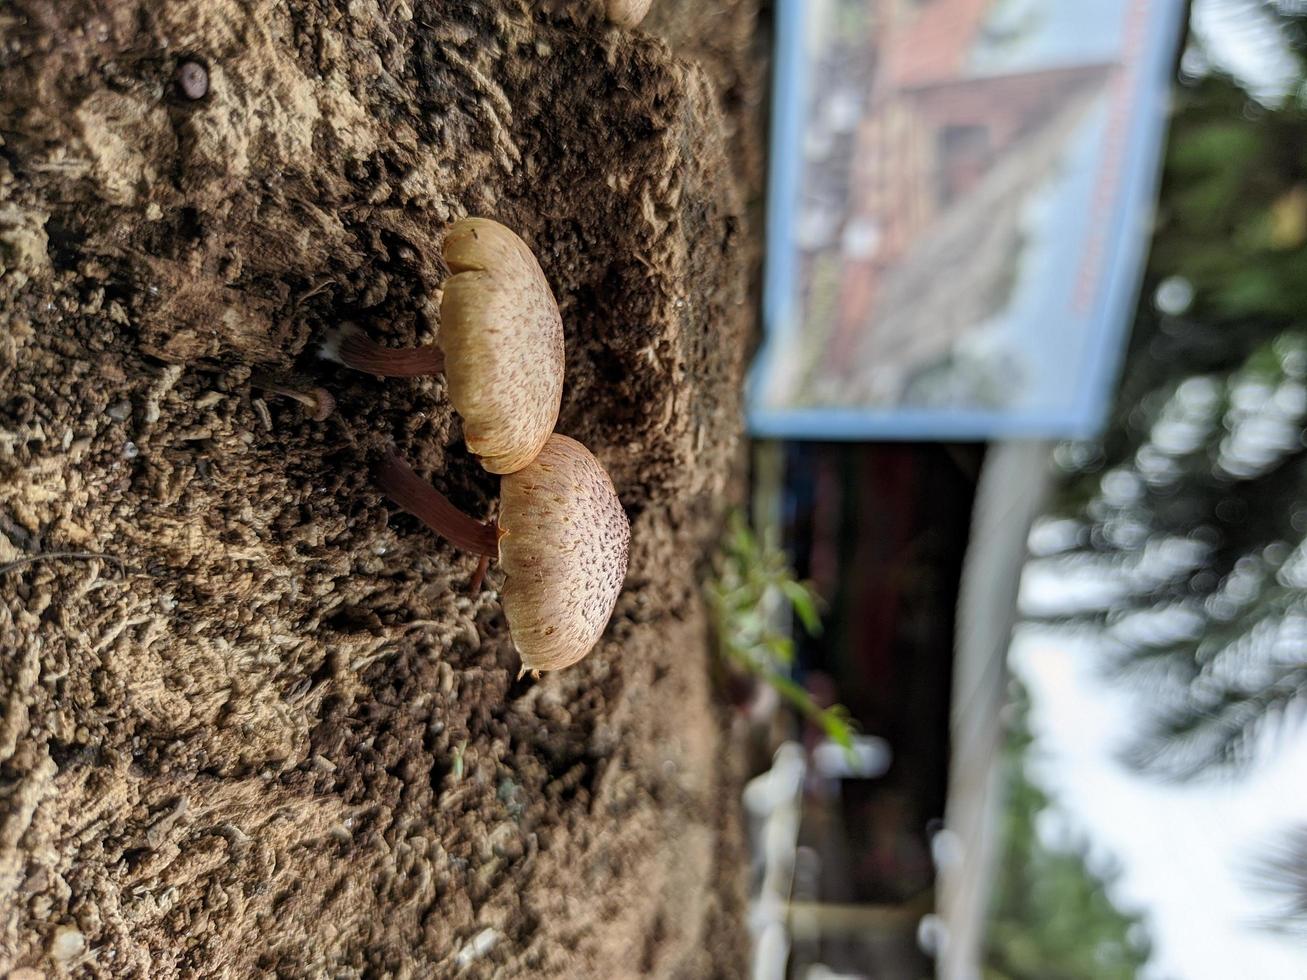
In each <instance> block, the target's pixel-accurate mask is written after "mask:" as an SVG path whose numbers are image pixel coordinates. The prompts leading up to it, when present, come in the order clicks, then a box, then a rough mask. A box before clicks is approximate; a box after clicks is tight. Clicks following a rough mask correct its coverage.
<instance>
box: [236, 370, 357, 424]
mask: <svg viewBox="0 0 1307 980" xmlns="http://www.w3.org/2000/svg"><path fill="white" fill-rule="evenodd" d="M250 383H251V384H252V385H254V387H256V388H259V389H262V390H263V391H266V392H269V393H271V394H274V395H284V396H285V397H286V398H291V399H294V400H295V401H297V402H299V403H300V404H301V405H303V406H304V407H305V408H307V409H308V410H309V415H310V417H311V418H312V419H313V421H315V422H323V421H325V420H326V418H327V417H328V416H329V415H331V413H332V412H333V411H335V409H336V399H335V398H333V397H332V395H331V392H329V391H328V390H327V389H326V388H313V389H311V390H309V391H301V390H300V389H299V388H289V387H287V386H286V385H282V384H278V383H277V382H275V381H273V380H272V379H271V378H266V377H264V376H263V375H255V376H254V377H253V378H251V379H250Z"/></svg>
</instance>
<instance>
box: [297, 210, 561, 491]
mask: <svg viewBox="0 0 1307 980" xmlns="http://www.w3.org/2000/svg"><path fill="white" fill-rule="evenodd" d="M444 257H445V263H446V265H448V266H449V270H450V272H452V273H453V275H451V276H450V277H449V279H448V280H446V282H445V286H444V295H443V297H442V298H441V301H440V343H439V346H437V345H435V344H426V345H424V346H420V347H410V348H388V347H383V346H382V345H380V344H378V343H377V342H376V341H374V340H372V339H371V338H370V337H368V336H367V335H366V334H365V333H363V331H361V330H359V329H358V328H357V327H345V328H342V329H341V330H339V331H337V332H336V333H335V335H334V336H332V337H330V338H328V341H327V343H326V344H324V345H323V356H325V357H327V358H329V359H331V360H335V361H339V362H340V363H342V364H344V365H346V366H348V367H352V368H355V369H357V370H360V371H367V372H369V373H371V374H377V375H381V376H383V377H411V376H414V375H422V374H439V373H440V372H441V371H442V370H443V371H444V373H445V378H446V381H447V382H448V385H449V400H450V402H451V403H452V404H453V406H454V408H455V410H457V412H458V414H459V415H461V416H462V417H463V437H464V439H465V441H466V442H467V447H468V449H469V450H471V452H472V453H473V454H475V455H476V456H478V457H479V458H480V460H481V465H482V466H484V467H485V468H486V469H487V470H489V471H490V472H491V473H498V474H501V475H502V474H506V473H512V472H514V471H516V470H520V469H521V468H522V467H524V466H526V465H527V464H528V463H529V462H531V460H532V459H534V458H535V455H536V453H538V452H539V451H540V449H541V447H542V446H544V444H545V440H546V439H548V438H549V434H550V433H551V432H553V431H554V425H555V424H557V422H558V409H559V406H560V404H561V403H562V398H563V360H564V358H563V321H562V317H561V316H560V315H559V313H558V304H557V303H556V302H555V301H554V294H553V292H552V291H551V290H550V289H549V282H548V281H547V280H546V279H545V274H544V272H543V271H541V269H540V263H539V262H537V261H536V258H535V256H534V255H532V254H531V249H529V248H528V247H527V245H526V243H525V242H524V241H522V239H520V238H519V237H518V236H517V235H515V234H514V233H513V232H511V231H509V229H507V228H505V227H504V226H503V225H501V224H499V222H497V221H491V220H490V219H488V218H464V219H462V220H461V221H456V222H455V223H454V224H453V225H452V226H451V227H450V229H449V232H448V234H447V235H446V236H445V244H444Z"/></svg>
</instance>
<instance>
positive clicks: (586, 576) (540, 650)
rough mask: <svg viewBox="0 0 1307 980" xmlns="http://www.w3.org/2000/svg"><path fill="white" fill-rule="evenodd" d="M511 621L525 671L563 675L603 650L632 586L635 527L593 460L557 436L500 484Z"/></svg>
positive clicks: (502, 556)
mask: <svg viewBox="0 0 1307 980" xmlns="http://www.w3.org/2000/svg"><path fill="white" fill-rule="evenodd" d="M499 533H500V538H499V561H500V564H501V565H502V566H503V569H504V572H505V573H506V575H507V577H506V579H505V581H504V588H503V600H502V601H503V605H504V615H505V616H506V617H507V618H508V628H509V631H510V632H511V633H512V634H513V643H514V645H515V646H516V647H517V652H518V653H519V654H521V657H522V667H523V668H524V669H525V670H560V669H561V668H563V667H570V666H571V665H572V664H574V663H576V662H577V661H578V660H580V659H581V658H582V657H584V656H585V655H586V654H587V653H589V652H590V649H591V648H592V647H593V646H594V645H595V643H596V642H597V641H598V640H599V637H600V635H601V634H602V633H603V631H604V627H605V626H607V625H608V619H609V617H610V616H612V614H613V606H614V605H616V603H617V596H618V593H620V592H621V591H622V582H623V580H624V579H625V578H626V562H627V558H628V555H629V552H630V544H631V525H630V524H629V523H628V522H627V519H626V512H625V511H623V510H622V504H621V502H620V501H619V500H618V499H617V491H616V490H614V489H613V483H612V481H611V480H610V479H609V478H608V474H607V473H606V472H604V468H603V467H602V466H600V465H599V461H598V460H597V459H595V458H594V456H592V455H591V453H590V451H589V450H588V449H586V448H585V446H583V445H581V444H580V443H579V442H577V441H576V440H575V439H569V438H568V437H567V436H560V435H558V434H557V433H555V434H553V435H551V436H550V437H549V441H548V442H546V443H545V447H544V449H542V450H541V451H540V455H539V456H537V457H536V458H535V460H534V461H533V462H532V463H531V464H530V465H529V466H527V467H526V468H525V469H523V470H519V471H518V472H516V473H513V474H510V475H509V476H506V477H504V478H503V480H501V481H500V504H499Z"/></svg>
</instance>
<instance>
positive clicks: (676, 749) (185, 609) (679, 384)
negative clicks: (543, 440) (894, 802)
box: [0, 0, 757, 978]
mask: <svg viewBox="0 0 1307 980" xmlns="http://www.w3.org/2000/svg"><path fill="white" fill-rule="evenodd" d="M755 6H756V4H753V3H750V2H745V0H741V2H738V3H726V4H719V5H716V6H714V7H710V8H709V9H708V11H706V12H698V11H697V10H696V5H693V4H690V3H682V4H676V3H670V2H669V3H667V4H665V5H663V7H664V9H660V10H658V11H656V12H655V15H654V16H653V18H651V21H650V25H652V26H653V28H654V29H655V30H660V31H662V32H663V34H664V39H661V40H660V39H658V38H657V37H656V36H655V35H653V34H652V33H650V32H649V31H635V32H622V31H617V30H613V29H609V28H607V27H605V25H603V24H602V23H601V22H600V21H599V20H598V19H597V18H595V17H593V16H591V15H590V14H589V13H588V12H585V11H583V12H581V13H579V14H578V13H576V12H570V13H569V12H568V11H566V10H562V11H556V10H544V9H539V8H537V7H536V6H535V5H534V4H531V3H528V2H526V0H517V2H511V0H505V2H502V3H491V2H473V0H468V2H450V0H444V2H440V0H348V2H346V0H119V2H113V3H109V2H103V0H102V2H92V0H12V2H10V3H9V4H7V5H6V6H4V7H0V136H2V137H3V141H2V143H0V310H3V316H4V325H3V329H2V330H0V566H2V568H0V971H3V970H5V969H8V970H13V971H15V972H13V973H11V974H10V976H29V977H34V976H39V975H46V976H60V975H65V973H67V974H70V975H71V974H75V975H78V976H97V977H149V978H167V977H196V976H206V977H207V976H214V977H219V976H220V977H248V976H255V975H264V974H265V973H266V974H275V975H278V976H288V977H320V976H321V977H363V976H367V977H432V976H434V977H443V976H451V975H454V974H456V973H458V975H460V976H469V977H477V976H490V975H492V974H494V975H510V976H511V975H531V976H560V977H562V976H565V977H605V978H608V977H622V976H627V975H632V974H640V973H647V974H651V975H656V976H684V977H694V978H699V977H706V976H711V975H714V974H721V975H736V974H737V973H739V972H741V971H742V964H743V963H744V962H745V960H744V952H743V948H742V947H743V931H742V929H743V926H742V918H743V916H742V909H741V897H740V891H739V889H740V882H739V874H738V871H739V869H741V868H742V867H743V860H742V858H741V855H740V844H739V832H738V828H737V824H736V821H735V818H734V816H733V813H734V794H735V790H736V786H735V780H736V772H735V767H734V766H733V764H732V763H731V761H730V757H729V755H728V753H727V752H726V740H725V736H724V734H723V729H722V728H721V717H722V713H721V710H720V709H719V708H718V707H717V706H716V705H715V704H714V703H713V701H712V695H711V692H710V690H709V685H708V680H707V677H708V674H707V656H708V654H707V645H706V642H705V635H704V634H705V619H704V613H703V610H702V608H701V606H700V602H699V598H698V592H697V586H696V584H695V583H696V581H697V567H696V566H697V565H698V563H699V562H700V561H701V559H702V557H703V555H704V554H705V551H706V549H707V547H708V546H709V545H710V544H711V542H712V540H713V539H714V537H715V531H716V528H717V527H718V522H719V518H720V508H721V501H722V499H723V497H724V492H723V491H724V488H725V487H727V485H728V481H729V478H730V475H731V471H732V467H733V465H734V462H735V460H736V459H737V452H736V447H737V442H738V439H739V433H740V424H741V422H740V404H739V387H740V378H741V371H742V359H743V350H744V344H745V342H746V337H747V334H748V331H749V329H750V316H751V314H750V310H751V308H752V304H751V301H750V300H749V298H748V290H747V289H746V269H745V267H746V265H747V261H748V257H749V256H750V255H751V254H753V253H751V252H750V248H751V247H752V245H751V243H750V242H749V241H748V240H747V238H746V235H745V223H744V222H743V207H742V204H741V201H742V199H743V198H742V194H741V191H742V190H743V191H745V192H747V191H749V190H750V189H751V188H750V187H749V186H745V187H743V188H742V187H741V184H742V183H743V184H745V185H750V184H755V183H756V169H757V168H756V160H757V158H756V156H751V155H750V154H753V153H754V148H755V147H756V140H755V139H754V135H755V134H756V130H754V129H750V127H751V126H753V122H752V121H751V119H750V117H749V113H751V112H752V111H753V108H752V106H753V103H751V102H750V99H749V98H746V97H745V96H748V95H749V94H750V93H753V94H754V95H756V78H753V79H752V80H750V77H749V76H748V73H747V72H745V71H744V70H743V69H742V68H741V65H742V64H743V63H744V62H745V59H747V56H748V51H747V46H748V44H749V43H751V40H750V38H751V28H752V20H753V10H754V8H755ZM647 26H648V25H647ZM714 29H716V30H717V33H716V35H715V37H717V40H716V41H715V42H711V43H710V42H707V41H705V32H711V31H712V30H714ZM682 41H684V43H682ZM673 49H675V50H676V51H678V52H679V54H678V53H673ZM696 55H704V56H705V57H708V58H709V59H710V60H709V62H708V66H707V67H706V68H705V67H704V65H702V64H699V63H698V62H697V61H695V60H691V56H696ZM723 108H724V109H725V110H726V115H725V116H723V111H722V110H723ZM724 120H725V122H724ZM728 146H730V147H732V149H733V157H734V160H735V165H734V166H733V165H732V162H730V158H728V154H727V152H726V148H727V147H728ZM741 146H746V147H748V149H747V151H742V150H741V149H740V148H741ZM464 214H476V215H485V216H489V217H494V218H497V219H499V220H501V221H503V222H504V223H505V224H507V225H509V226H510V227H512V228H513V229H514V230H516V231H517V232H518V233H519V234H521V235H522V237H523V238H524V239H525V240H526V241H527V242H528V243H529V244H530V245H531V246H532V247H533V249H534V250H535V252H536V255H537V256H538V257H539V259H540V262H541V265H542V266H543V268H544V270H545V273H546V275H547V276H548V278H549V280H550V283H551V284H552V286H553V288H554V291H555V294H556V296H557V298H558V301H559V305H560V308H561V310H562V313H563V319H564V323H565V326H566V332H567V382H566V389H565V393H564V401H563V410H562V417H561V419H560V422H559V430H560V431H562V432H564V433H566V434H568V435H571V436H574V437H576V438H578V439H580V440H581V441H582V442H584V443H585V444H586V445H587V446H589V447H590V448H591V449H592V450H593V451H594V452H595V454H596V455H597V456H598V457H599V459H600V460H601V461H602V462H603V463H604V465H605V466H607V467H608V469H609V471H610V473H611V474H612V476H613V480H614V483H615V485H616V486H617V489H618V492H619V495H620V496H621V499H622V502H623V504H624V505H625V507H626V509H627V511H628V514H629V515H630V517H631V523H632V532H633V533H632V557H631V568H630V573H629V576H628V579H627V583H626V590H625V592H624V594H623V596H622V598H621V599H620V601H619V603H618V607H617V611H616V613H615V615H614V617H613V622H612V624H611V625H610V628H609V630H608V632H607V634H606V635H605V638H604V640H603V641H601V643H600V645H599V646H598V647H597V648H596V649H595V650H594V652H593V653H591V655H590V656H589V657H588V658H587V659H586V660H584V661H582V663H581V664H580V665H578V666H577V667H575V668H572V669H570V670H567V671H563V672H560V673H557V674H549V675H546V676H545V677H544V679H543V680H541V681H539V682H538V683H533V682H531V681H530V680H523V681H516V680H515V676H516V674H517V668H518V658H517V656H516V654H515V652H514V650H513V647H512V643H511V640H510V638H509V635H508V632H507V629H506V627H505V624H504V620H503V615H502V613H501V612H500V607H499V603H498V600H497V596H496V594H495V592H494V587H495V586H497V585H498V584H499V580H498V579H497V578H496V577H495V576H496V573H495V571H494V570H493V569H492V571H491V573H490V577H489V586H490V587H489V588H487V590H485V591H483V592H482V593H480V594H478V595H471V594H469V592H468V589H467V585H468V582H469V579H470V578H471V576H472V574H473V571H474V568H475V566H476V562H477V559H476V556H469V555H464V554H461V553H458V552H456V551H454V550H452V549H451V548H450V547H449V546H448V545H446V544H445V543H444V542H442V541H440V540H439V539H437V538H435V537H434V536H433V535H431V534H430V533H428V532H427V531H425V530H424V529H423V528H422V527H421V526H420V525H419V524H418V523H417V522H416V521H414V520H412V519H411V518H409V517H407V516H405V515H403V514H400V513H397V512H396V511H395V510H394V508H392V507H390V506H388V505H387V504H386V503H385V502H384V500H383V499H382V498H381V497H380V495H379V494H378V493H377V491H376V490H375V489H373V488H372V486H371V485H370V482H369V478H368V471H369V467H370V465H372V463H373V462H374V461H375V460H376V459H377V458H378V457H379V455H380V454H382V453H384V452H385V450H386V449H387V448H388V447H389V446H391V445H394V446H395V447H397V448H398V449H399V450H400V451H401V452H402V453H403V454H404V455H405V456H406V457H407V458H408V459H409V460H410V461H412V462H413V464H414V465H415V466H416V467H417V468H418V469H419V471H421V472H423V473H424V474H425V475H429V476H431V478H432V479H433V481H434V482H435V483H436V485H437V486H439V487H440V488H441V489H443V490H444V491H446V492H447V493H448V494H449V496H450V497H451V498H452V499H453V500H454V501H455V502H456V503H458V504H460V505H461V506H463V507H464V508H465V509H467V510H468V511H470V512H472V513H474V514H476V515H478V516H485V515H488V514H490V513H491V512H492V508H493V504H494V500H495V498H496V495H497V481H496V480H495V479H494V478H493V477H491V476H489V475H488V474H486V473H485V472H483V471H482V470H481V469H480V468H479V467H478V466H477V464H476V462H475V461H474V460H473V459H471V458H470V457H469V455H468V454H467V452H466V450H465V448H464V447H463V445H462V442H461V437H460V430H459V422H458V419H457V417H456V416H454V415H453V414H452V412H451V410H450V407H449V404H448V401H447V399H446V398H445V395H444V385H443V382H442V380H441V379H440V378H419V379H397V380H390V381H385V382H382V381H380V380H377V379H374V378H371V377H369V376H365V375H360V374H352V373H349V372H347V371H344V370H342V369H338V368H336V367H334V366H332V365H330V364H328V363H326V362H324V361H322V360H320V359H318V358H317V357H316V355H315V345H316V343H317V341H318V340H319V339H320V337H321V335H322V333H323V331H324V330H326V329H327V328H329V327H331V326H333V325H336V324H339V323H341V322H342V321H347V320H348V321H353V322H356V323H358V324H360V325H362V326H363V327H365V329H367V330H368V331H369V333H370V334H371V335H372V336H374V337H376V338H378V339H380V340H383V341H384V342H386V343H391V344H404V343H413V342H416V341H420V340H427V341H429V340H431V339H433V338H434V337H435V334H436V331H437V328H438V325H439V324H438V302H437V300H436V296H437V293H438V290H439V288H440V284H441V281H442V278H443V276H444V275H445V273H446V270H445V269H444V268H443V266H442V263H441V259H440V242H441V236H442V234H443V231H444V229H445V227H446V226H447V225H448V223H449V222H450V221H451V220H453V219H455V218H457V217H459V216H462V215H464ZM260 375H262V376H266V377H270V378H271V379H272V380H273V382H275V383H278V384H282V385H286V386H290V387H300V388H304V389H311V388H313V387H319V386H320V387H323V388H326V389H328V390H329V391H330V392H331V393H332V394H333V395H334V397H335V399H336V402H337V407H336V411H335V413H334V414H333V415H332V416H331V417H330V418H328V419H327V420H326V421H324V422H315V421H314V420H313V419H312V418H311V417H309V413H307V412H306V411H305V409H304V408H302V407H301V406H300V405H299V404H297V403H295V402H293V401H290V400H286V399H284V398H280V397H278V396H277V395H275V394H272V393H270V392H269V391H267V389H266V387H264V385H265V383H264V382H261V381H259V379H258V376H260ZM256 381H259V383H257V384H256V383H254V382H256ZM25 970H26V972H24V971H25ZM459 971H461V973H460V972H459Z"/></svg>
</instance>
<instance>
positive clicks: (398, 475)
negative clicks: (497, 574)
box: [376, 453, 499, 558]
mask: <svg viewBox="0 0 1307 980" xmlns="http://www.w3.org/2000/svg"><path fill="white" fill-rule="evenodd" d="M376 480H377V486H379V487H380V488H381V492H382V493H384V494H385V495H386V496H387V497H389V498H390V499H391V500H392V501H394V502H395V503H396V504H398V505H399V506H400V507H402V508H403V509H404V510H406V511H408V513H410V514H412V515H413V516H414V517H416V518H417V519H418V520H420V521H421V522H422V523H423V524H425V525H426V526H427V527H429V528H431V530H433V531H435V532H436V533H437V534H439V535H440V536H441V537H443V538H444V539H445V540H446V541H448V542H449V543H450V544H452V545H453V546H454V547H456V548H462V549H463V550H464V551H470V552H472V554H474V555H483V556H485V557H488V558H494V557H496V556H498V554H499V529H498V528H497V527H496V526H495V525H494V524H486V523H483V522H482V521H478V520H477V519H476V518H475V517H472V516H470V515H468V514H465V513H463V511H461V510H459V509H458V508H457V507H455V506H454V505H453V504H452V503H450V502H449V498H448V497H446V496H445V495H444V494H443V493H441V492H440V491H439V490H437V489H436V488H435V487H433V486H432V485H431V484H430V483H428V482H427V481H426V480H424V479H422V477H420V476H418V475H417V473H415V472H414V471H413V467H411V466H409V465H408V463H406V462H404V460H402V459H400V458H399V457H398V456H396V455H394V454H393V453H392V454H391V455H390V456H388V457H387V458H386V461H385V462H384V463H382V464H381V467H380V469H378V470H377V476H376Z"/></svg>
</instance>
